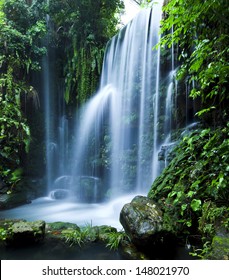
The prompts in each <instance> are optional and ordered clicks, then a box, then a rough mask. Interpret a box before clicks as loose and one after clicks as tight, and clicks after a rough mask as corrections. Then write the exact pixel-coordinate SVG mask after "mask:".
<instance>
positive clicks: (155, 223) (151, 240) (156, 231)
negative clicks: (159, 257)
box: [120, 196, 170, 252]
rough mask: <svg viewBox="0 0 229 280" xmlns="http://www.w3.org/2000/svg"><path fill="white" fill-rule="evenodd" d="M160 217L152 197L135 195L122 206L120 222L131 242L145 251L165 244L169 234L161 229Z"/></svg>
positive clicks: (159, 211) (160, 212)
mask: <svg viewBox="0 0 229 280" xmlns="http://www.w3.org/2000/svg"><path fill="white" fill-rule="evenodd" d="M162 217H163V213H162V211H161V210H160V208H159V207H158V205H157V204H156V203H155V202H154V201H153V200H152V199H150V198H148V197H144V196H136V197H135V198H134V199H133V200H132V201H131V202H130V203H127V204H125V205H124V206H123V208H122V210H121V213H120V223H121V224H122V226H123V228H124V230H125V232H126V233H127V234H128V236H129V237H130V239H131V241H132V242H133V244H135V245H136V246H137V247H138V248H140V249H141V250H142V251H143V252H147V251H151V250H154V249H155V248H156V247H161V246H164V245H165V244H167V241H168V237H169V236H170V234H169V233H168V232H166V231H164V230H163V220H162ZM169 242H170V241H169Z"/></svg>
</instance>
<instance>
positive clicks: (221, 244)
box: [209, 236, 229, 260]
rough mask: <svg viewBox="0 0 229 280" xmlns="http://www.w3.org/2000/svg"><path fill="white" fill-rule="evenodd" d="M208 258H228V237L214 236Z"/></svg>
mask: <svg viewBox="0 0 229 280" xmlns="http://www.w3.org/2000/svg"><path fill="white" fill-rule="evenodd" d="M211 247H212V250H211V252H210V254H209V258H210V259H213V260H229V237H228V236H215V237H214V238H213V240H212V246H211Z"/></svg>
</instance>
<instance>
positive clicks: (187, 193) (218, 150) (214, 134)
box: [149, 124, 229, 235]
mask: <svg viewBox="0 0 229 280" xmlns="http://www.w3.org/2000/svg"><path fill="white" fill-rule="evenodd" d="M228 147H229V124H228V125H227V127H225V128H218V129H216V130H211V129H210V128H209V129H203V130H196V131H194V132H192V133H191V134H190V135H188V136H185V137H184V138H183V139H182V140H181V141H180V143H179V144H178V145H177V146H176V148H175V149H174V151H173V154H174V158H173V160H172V161H171V162H170V164H169V166H168V167H167V168H166V169H164V171H163V172H162V174H161V176H159V177H158V178H157V179H156V180H155V182H154V183H153V186H152V188H151V190H150V192H149V196H150V197H152V198H154V199H156V200H157V201H160V203H161V205H162V207H163V208H164V209H165V213H166V215H168V216H170V217H173V219H174V222H175V223H174V226H175V227H178V228H179V229H180V230H187V231H188V232H190V231H192V230H193V228H192V227H193V226H194V228H195V229H196V228H197V227H196V224H197V223H198V221H199V223H200V224H201V223H202V225H201V226H200V228H201V231H202V232H204V234H206V235H207V234H209V232H208V230H207V227H209V230H210V228H211V227H212V228H214V224H213V223H212V220H211V219H213V218H210V216H212V217H214V218H215V219H217V217H220V216H221V215H223V213H224V216H225V215H226V214H225V213H227V216H228V206H229V205H228V201H229V189H228V185H229V180H228V178H229V176H228V175H229V174H228V172H229V168H228V166H229V150H228ZM213 204H214V205H215V206H216V207H215V208H214V207H210V206H212V205H213ZM206 207H208V208H209V207H210V208H211V209H208V210H206V209H207V208H206ZM222 211H223V212H222ZM206 215H210V216H208V217H207V218H206ZM201 217H202V218H201ZM225 217H226V216H225ZM199 219H200V220H199ZM206 220H208V221H209V224H211V225H207V224H208V223H207V222H206ZM203 221H205V222H204V223H205V226H204V225H203ZM227 222H228V220H227ZM223 223H224V227H225V228H226V229H227V230H228V225H227V226H226V221H223ZM204 227H206V228H205V229H203V228H204ZM189 228H190V229H189Z"/></svg>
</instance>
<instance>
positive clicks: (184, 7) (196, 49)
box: [161, 0, 229, 121]
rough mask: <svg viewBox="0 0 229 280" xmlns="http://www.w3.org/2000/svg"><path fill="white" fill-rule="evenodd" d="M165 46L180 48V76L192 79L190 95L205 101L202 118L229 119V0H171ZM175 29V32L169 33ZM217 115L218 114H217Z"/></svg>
mask: <svg viewBox="0 0 229 280" xmlns="http://www.w3.org/2000/svg"><path fill="white" fill-rule="evenodd" d="M164 13H165V17H164V19H163V20H162V29H161V32H162V33H163V34H166V35H164V36H162V40H161V45H162V46H169V47H171V45H172V43H173V44H177V45H179V52H180V55H179V60H180V70H179V71H178V75H177V77H178V78H179V79H181V78H182V77H184V76H189V80H190V82H191V83H192V81H195V83H196V87H195V88H194V89H193V90H192V92H191V94H190V96H191V97H193V98H197V97H199V98H201V100H202V104H203V110H201V111H200V112H199V113H198V115H199V116H201V117H205V115H207V114H208V115H209V114H210V116H213V117H214V119H215V120H217V121H222V120H227V116H228V107H227V106H226V105H225V102H226V101H228V77H229V63H228V61H229V60H228V58H229V57H228V56H229V48H228V45H229V36H228V26H229V21H228V15H229V11H228V5H227V3H226V1H223V0H220V1H216V0H214V1H212V0H206V1H202V0H194V1H193V0H170V1H167V4H166V5H165V6H164ZM172 28H173V30H174V32H173V33H169V34H168V32H169V31H170V30H171V29H172ZM213 113H214V115H213Z"/></svg>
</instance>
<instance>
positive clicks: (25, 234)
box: [6, 221, 45, 247]
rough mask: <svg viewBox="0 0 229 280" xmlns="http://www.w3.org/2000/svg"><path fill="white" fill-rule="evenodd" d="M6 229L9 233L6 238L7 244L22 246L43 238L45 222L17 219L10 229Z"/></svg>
mask: <svg viewBox="0 0 229 280" xmlns="http://www.w3.org/2000/svg"><path fill="white" fill-rule="evenodd" d="M8 231H9V234H8V236H7V238H6V242H7V244H8V245H13V246H20V247H23V246H27V245H31V244H34V243H38V242H40V241H42V240H43V239H44V236H45V222H44V221H34V222H26V221H19V222H15V223H13V224H12V226H11V227H10V229H8Z"/></svg>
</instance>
